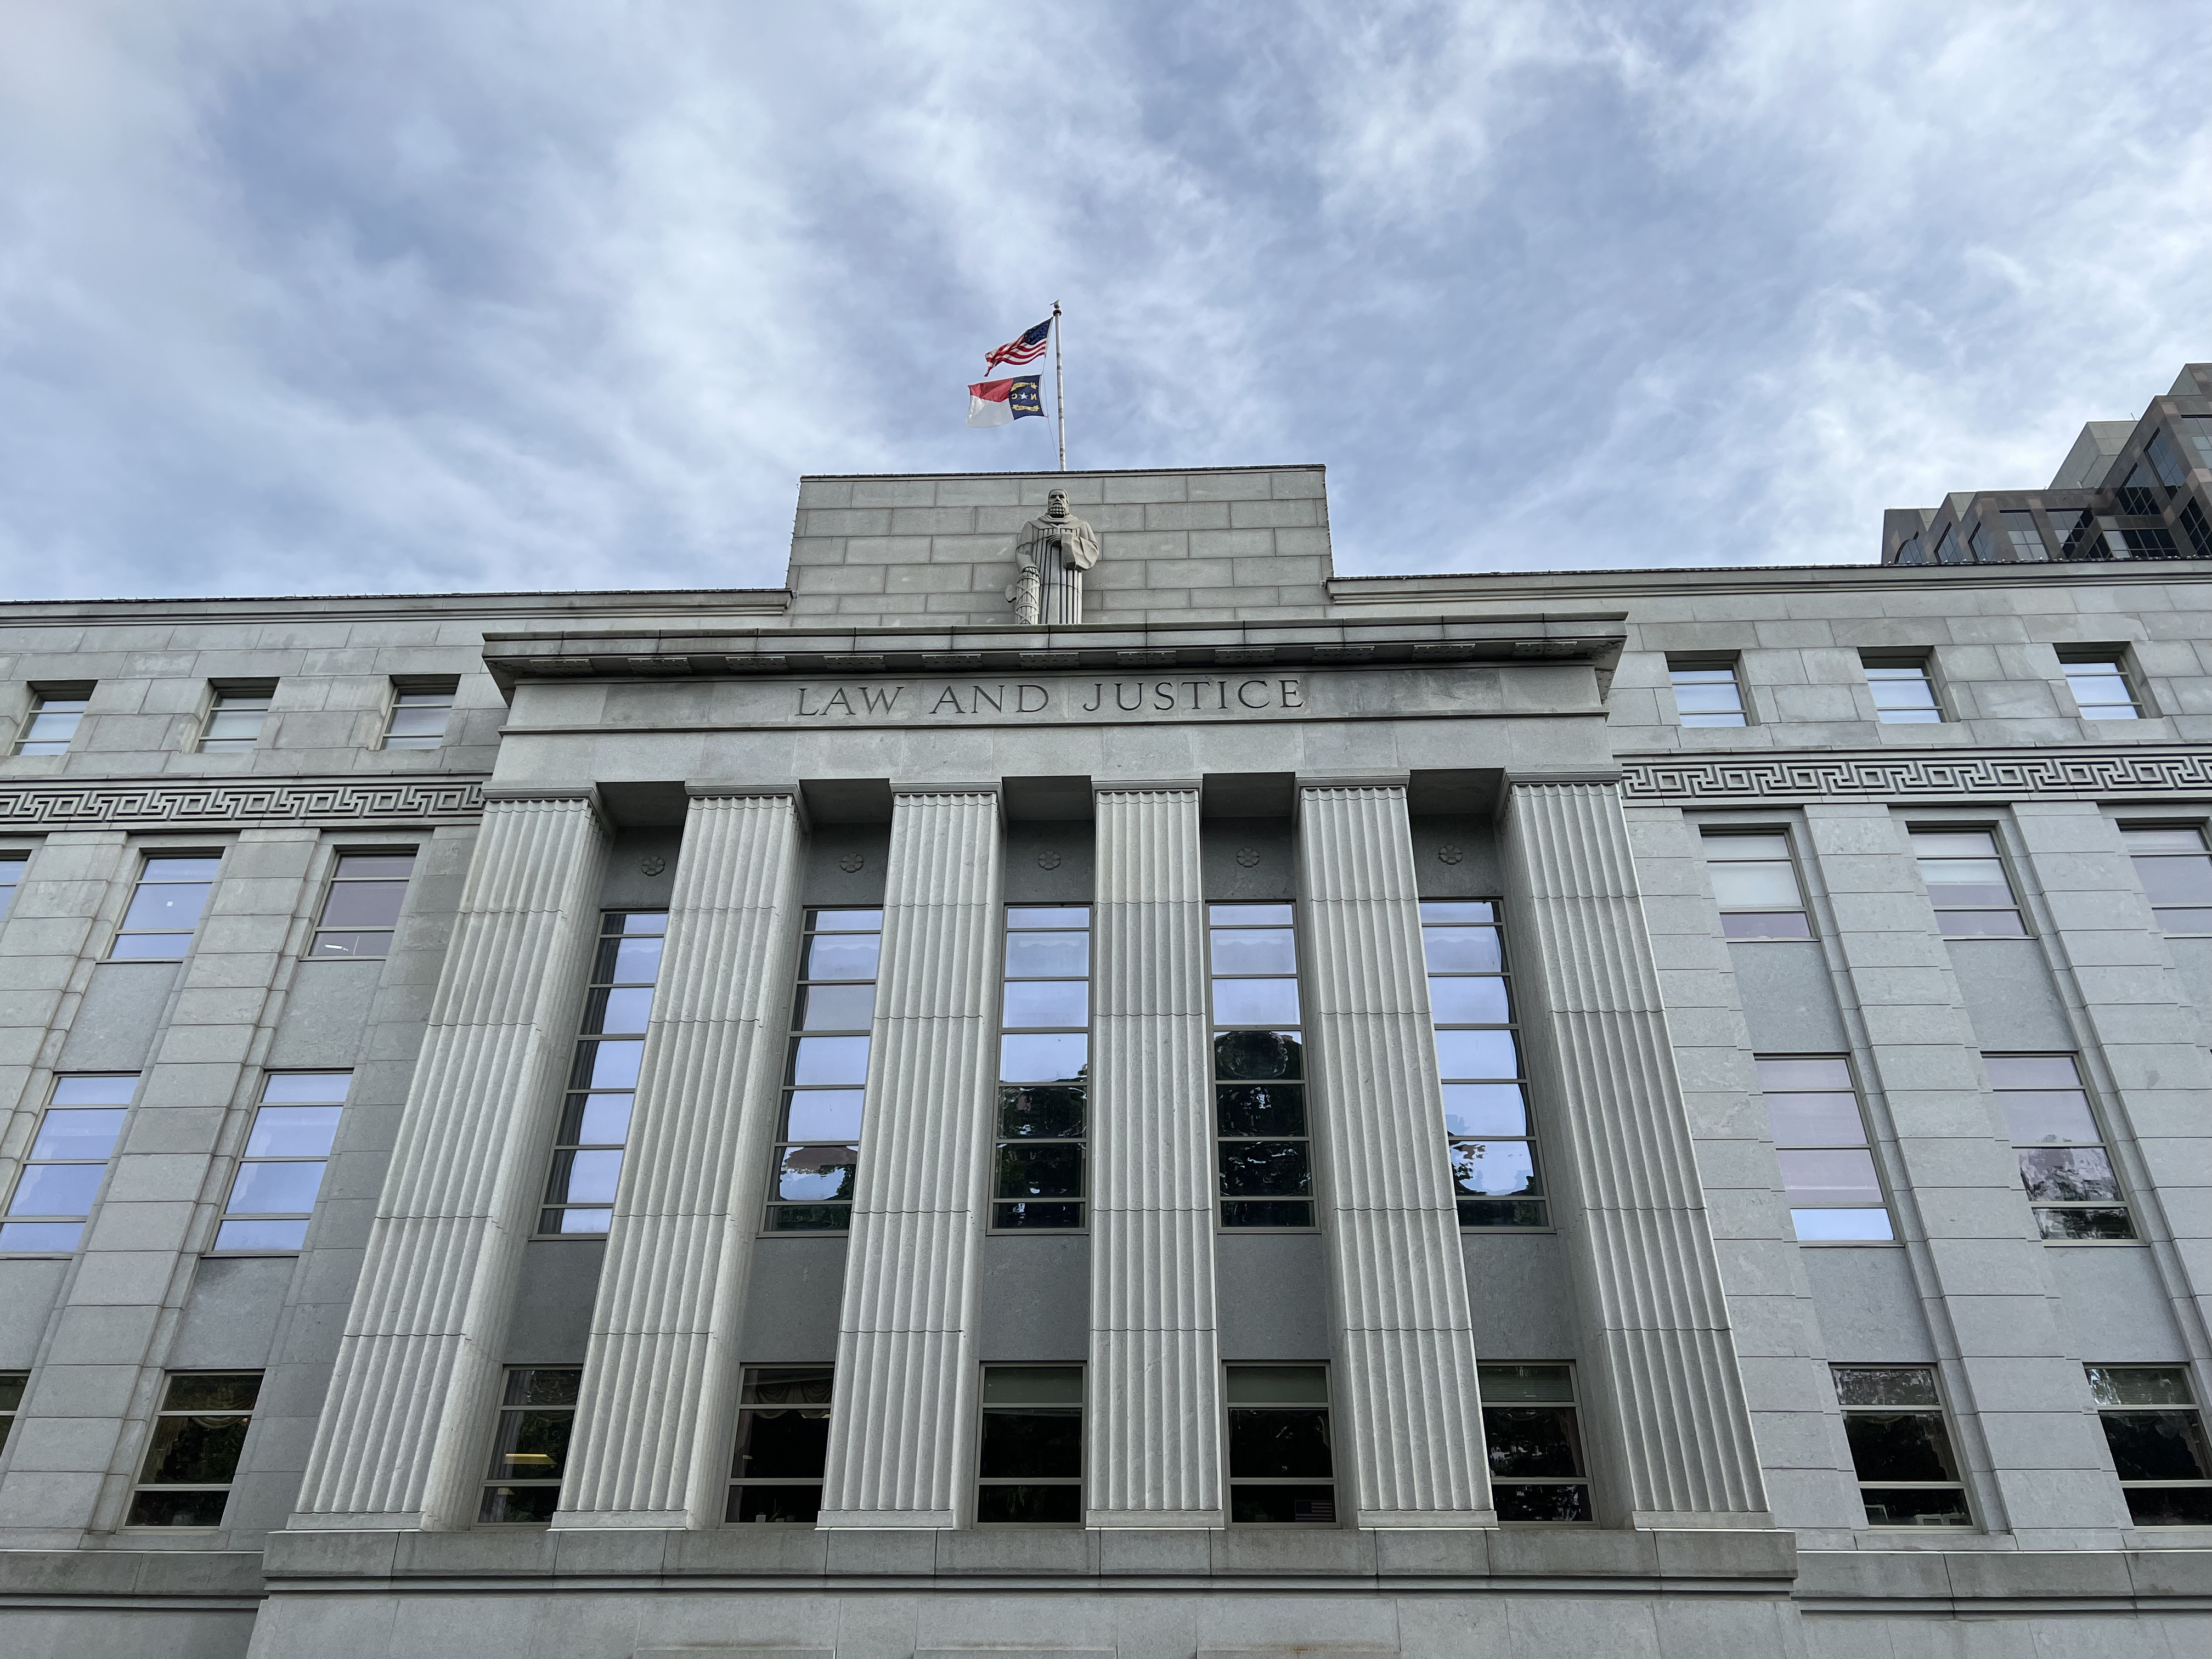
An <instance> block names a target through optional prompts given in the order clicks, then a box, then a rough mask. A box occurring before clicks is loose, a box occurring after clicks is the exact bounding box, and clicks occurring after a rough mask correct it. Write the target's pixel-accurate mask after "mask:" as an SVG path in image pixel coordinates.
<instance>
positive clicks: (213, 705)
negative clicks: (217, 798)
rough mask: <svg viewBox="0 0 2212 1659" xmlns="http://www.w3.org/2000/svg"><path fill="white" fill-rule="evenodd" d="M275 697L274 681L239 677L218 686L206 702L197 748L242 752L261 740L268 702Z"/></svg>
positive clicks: (211, 752)
mask: <svg viewBox="0 0 2212 1659" xmlns="http://www.w3.org/2000/svg"><path fill="white" fill-rule="evenodd" d="M275 697H276V681H274V680H239V681H235V682H234V683H232V684H228V685H218V686H216V687H215V688H214V692H213V695H212V696H211V698H210V701H209V703H208V714H207V724H206V725H205V726H204V727H202V728H201V731H200V750H201V752H202V753H203V754H209V755H242V754H244V753H245V752H246V750H249V749H252V747H254V745H256V744H258V743H259V742H260V741H261V728H262V727H263V726H265V725H266V724H267V723H268V720H269V705H270V702H271V701H272V700H273V699H274V698H275Z"/></svg>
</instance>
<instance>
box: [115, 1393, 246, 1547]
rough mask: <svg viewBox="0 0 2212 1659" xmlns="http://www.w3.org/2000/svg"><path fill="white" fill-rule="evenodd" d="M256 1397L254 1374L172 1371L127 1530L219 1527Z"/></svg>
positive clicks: (234, 1478)
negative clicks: (140, 1528) (129, 1528)
mask: <svg viewBox="0 0 2212 1659" xmlns="http://www.w3.org/2000/svg"><path fill="white" fill-rule="evenodd" d="M260 1395H261V1373H260V1372H258V1371H175V1372H172V1373H171V1374H170V1376H169V1380H168V1384H167V1388H166V1389H164V1390H163V1392H162V1395H161V1411H160V1412H159V1413H157V1414H156V1415H155V1419H154V1432H153V1434H152V1436H151V1437H149V1439H148V1441H147V1443H146V1461H145V1462H144V1463H143V1464H142V1465H141V1466H140V1468H139V1470H138V1490H137V1492H136V1494H134V1495H133V1497H132V1498H131V1518H130V1520H129V1521H128V1522H127V1523H126V1524H127V1525H130V1526H133V1527H219V1526H221V1525H222V1510H223V1505H224V1504H227V1503H228V1502H229V1500H230V1486H231V1482H232V1481H233V1480H236V1479H237V1477H238V1455H239V1453H240V1451H241V1450H242V1449H244V1448H245V1445H246V1429H247V1427H248V1425H251V1424H252V1420H253V1402H254V1401H256V1400H257V1399H258V1398H259V1397H260Z"/></svg>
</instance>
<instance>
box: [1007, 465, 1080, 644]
mask: <svg viewBox="0 0 2212 1659" xmlns="http://www.w3.org/2000/svg"><path fill="white" fill-rule="evenodd" d="M1044 500H1045V507H1044V516H1043V517H1042V518H1040V519H1031V520H1030V521H1029V522H1028V523H1027V524H1025V525H1024V526H1022V533H1021V534H1020V535H1019V536H1018V537H1017V538H1015V539H1014V561H1015V562H1016V563H1017V564H1018V565H1019V566H1020V567H1021V574H1019V575H1018V576H1016V577H1015V578H1014V580H1013V584H1012V586H1009V587H1008V588H1007V589H1006V603H1007V604H1009V605H1012V606H1013V607H1014V614H1015V616H1016V617H1018V618H1019V619H1020V620H1021V621H1023V622H1025V623H1079V622H1081V621H1082V620H1083V573H1084V572H1085V571H1086V570H1088V569H1090V568H1091V566H1092V565H1094V564H1097V562H1098V532H1097V531H1096V530H1093V529H1092V528H1091V526H1089V525H1088V524H1086V523H1085V522H1084V521H1083V520H1081V519H1079V518H1077V517H1076V516H1075V515H1074V514H1073V513H1070V512H1069V511H1068V510H1067V492H1066V490H1065V489H1055V490H1053V491H1051V492H1050V493H1048V495H1046V496H1045V498H1044Z"/></svg>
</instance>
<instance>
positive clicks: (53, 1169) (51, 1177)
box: [8, 1164, 107, 1216]
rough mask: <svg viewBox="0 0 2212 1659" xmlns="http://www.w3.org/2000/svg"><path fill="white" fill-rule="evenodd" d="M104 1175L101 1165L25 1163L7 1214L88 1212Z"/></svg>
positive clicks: (74, 1214)
mask: <svg viewBox="0 0 2212 1659" xmlns="http://www.w3.org/2000/svg"><path fill="white" fill-rule="evenodd" d="M106 1175H107V1165H106V1164H25V1165H24V1166H23V1173H22V1174H21V1176H19V1177H18V1178H17V1180H16V1182H15V1197H14V1199H12V1200H10V1201H9V1205H8V1213H9V1215H67V1216H86V1215H90V1214H91V1213H92V1203H93V1200H94V1199H95V1198H97V1197H98V1196H99V1195H100V1182H101V1181H102V1180H103V1179H105V1178H106Z"/></svg>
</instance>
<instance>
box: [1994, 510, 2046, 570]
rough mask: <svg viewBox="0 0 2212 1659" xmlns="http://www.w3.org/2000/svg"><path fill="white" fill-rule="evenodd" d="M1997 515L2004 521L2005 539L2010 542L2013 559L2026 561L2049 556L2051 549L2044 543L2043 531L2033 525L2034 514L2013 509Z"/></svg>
mask: <svg viewBox="0 0 2212 1659" xmlns="http://www.w3.org/2000/svg"><path fill="white" fill-rule="evenodd" d="M1997 516H1998V517H1999V518H2000V519H2002V520H2003V521H2004V532H2005V540H2006V541H2007V542H2008V543H2009V544H2011V547H2012V556H2013V557H2014V558H2015V559H2016V560H2019V561H2021V562H2023V563H2027V562H2039V561H2041V560H2044V559H2048V558H2049V557H2050V556H2051V550H2050V549H2049V548H2048V547H2046V546H2045V545H2044V541H2043V532H2041V531H2040V530H2038V529H2037V528H2036V527H2035V514H2034V513H2027V512H2021V511H2018V510H2015V511H2013V512H2009V513H1999V514H1998V515H1997Z"/></svg>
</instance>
